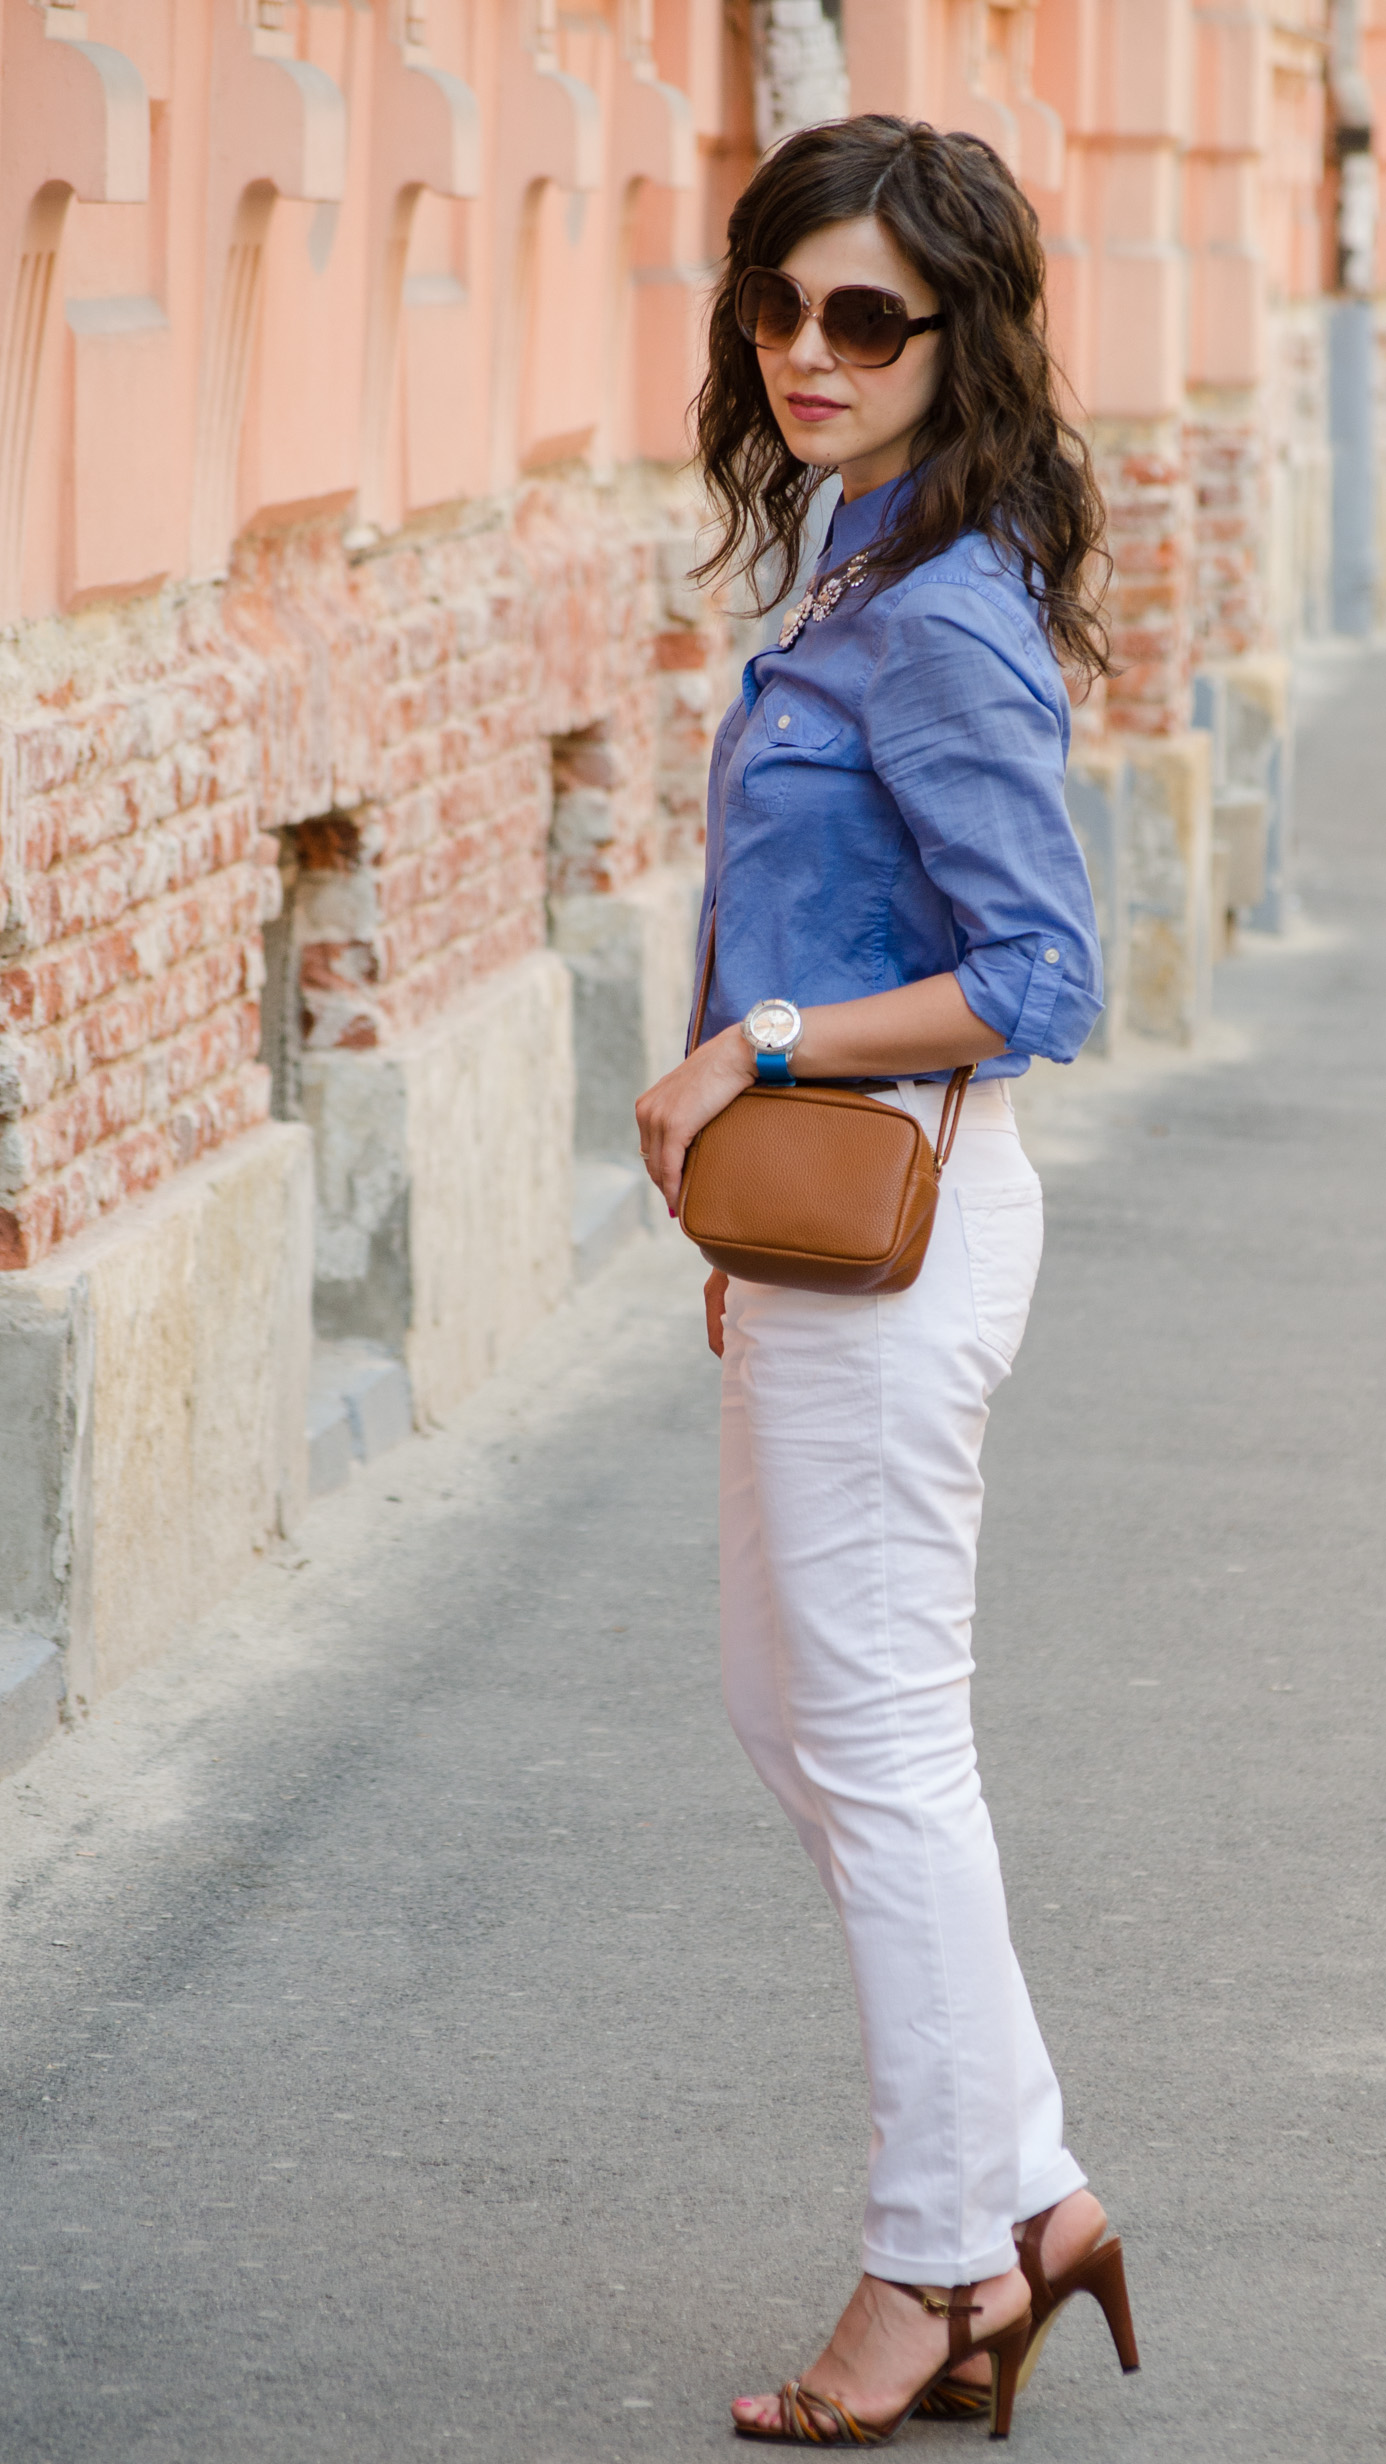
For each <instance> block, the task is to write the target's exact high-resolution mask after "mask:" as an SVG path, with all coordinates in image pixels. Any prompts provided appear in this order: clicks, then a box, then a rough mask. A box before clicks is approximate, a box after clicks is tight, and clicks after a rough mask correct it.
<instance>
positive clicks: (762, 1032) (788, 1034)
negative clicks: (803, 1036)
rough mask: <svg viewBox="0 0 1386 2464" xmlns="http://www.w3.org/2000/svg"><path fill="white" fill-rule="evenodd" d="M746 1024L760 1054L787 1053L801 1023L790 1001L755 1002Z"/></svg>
mask: <svg viewBox="0 0 1386 2464" xmlns="http://www.w3.org/2000/svg"><path fill="white" fill-rule="evenodd" d="M748 1024H749V1026H750V1029H751V1033H752V1035H753V1037H754V1039H755V1042H756V1045H757V1047H758V1049H759V1050H760V1051H761V1052H788V1051H789V1049H790V1046H791V1045H792V1044H793V1042H794V1040H795V1038H796V1036H797V1035H798V1033H799V1030H800V1025H801V1021H800V1018H799V1013H798V1011H797V1010H796V1008H795V1007H794V1004H793V1002H792V1001H757V1003H756V1005H755V1008H754V1009H753V1010H752V1012H751V1015H750V1019H749V1021H748Z"/></svg>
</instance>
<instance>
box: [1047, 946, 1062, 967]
mask: <svg viewBox="0 0 1386 2464" xmlns="http://www.w3.org/2000/svg"><path fill="white" fill-rule="evenodd" d="M1044 963H1045V965H1046V967H1057V965H1058V963H1059V953H1058V951H1057V950H1046V951H1045V953H1044Z"/></svg>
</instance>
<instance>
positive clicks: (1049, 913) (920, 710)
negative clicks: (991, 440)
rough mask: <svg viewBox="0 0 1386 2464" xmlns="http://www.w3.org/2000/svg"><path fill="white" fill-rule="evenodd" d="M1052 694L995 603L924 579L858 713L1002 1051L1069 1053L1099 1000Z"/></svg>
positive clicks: (1067, 1057) (977, 1007)
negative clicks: (947, 911)
mask: <svg viewBox="0 0 1386 2464" xmlns="http://www.w3.org/2000/svg"><path fill="white" fill-rule="evenodd" d="M1061 691H1062V687H1061V686H1058V685H1054V686H1052V687H1051V688H1049V689H1048V690H1047V689H1046V686H1045V684H1044V681H1043V680H1042V679H1041V678H1040V677H1039V676H1037V675H1036V674H1035V673H1034V672H1033V670H1032V666H1031V662H1030V660H1029V659H1028V658H1027V657H1026V654H1025V651H1024V649H1023V647H1022V645H1021V643H1020V640H1019V638H1018V636H1017V634H1016V630H1015V627H1014V625H1013V624H1012V622H1011V619H1010V618H1009V616H1008V615H1007V613H1006V611H1005V609H1004V607H998V606H995V605H993V604H992V602H991V601H990V600H989V599H987V598H986V597H985V595H984V594H983V593H981V592H980V591H978V590H976V589H974V588H968V587H967V586H965V585H963V584H961V583H950V582H931V583H925V584H921V586H920V587H919V588H917V589H916V590H914V591H911V592H909V593H907V594H906V595H905V597H903V598H902V600H901V601H900V603H899V604H898V605H897V606H896V607H895V608H893V609H892V610H891V612H890V620H889V623H888V624H887V626H886V628H885V642H884V646H883V648H882V651H881V655H880V657H879V659H878V661H877V663H876V667H875V670H874V673H873V675H872V678H871V682H870V684H869V686H868V688H867V693H866V700H865V709H864V719H865V728H866V735H867V741H868V744H869V747H870V753H871V760H872V765H873V767H874V769H875V771H876V774H877V776H878V778H880V779H881V780H883V781H884V783H885V785H886V786H887V787H888V788H889V790H890V793H891V795H892V796H893V797H894V799H895V802H896V804H897V805H898V806H899V809H900V812H901V814H902V816H903V818H904V821H905V823H906V826H907V827H908V829H909V830H910V832H911V833H912V835H913V837H914V840H915V842H916V844H917V846H918V849H919V854H920V860H921V862H922V863H923V866H924V870H925V872H926V873H927V874H928V877H929V879H930V881H931V882H932V883H933V884H934V887H935V889H936V890H938V891H939V892H940V893H941V895H942V896H943V897H944V898H946V899H947V901H948V903H949V905H950V907H951V908H952V911H953V917H954V923H955V928H956V938H957V949H958V969H957V973H958V982H959V985H960V987H961V989H962V993H963V998H964V999H965V1001H966V1002H967V1005H968V1007H969V1009H971V1010H972V1011H974V1012H975V1014H976V1016H977V1017H978V1018H980V1019H981V1020H982V1021H983V1022H984V1024H985V1025H987V1026H989V1027H991V1028H992V1029H993V1030H994V1031H995V1033H996V1034H997V1035H1001V1036H1004V1037H1005V1040H1006V1049H1007V1051H1008V1052H1013V1053H1017V1054H1025V1055H1027V1056H1032V1055H1035V1054H1039V1055H1042V1056H1043V1057H1044V1058H1045V1059H1046V1060H1050V1061H1071V1060H1072V1059H1073V1058H1074V1056H1075V1054H1076V1053H1078V1052H1079V1051H1080V1050H1081V1048H1082V1046H1083V1044H1084V1043H1085V1041H1086V1040H1087V1037H1088V1035H1089V1034H1090V1033H1091V1031H1092V1028H1093V1026H1094V1024H1095V1023H1096V1021H1097V1019H1098V1017H1099V1016H1100V1015H1101V1010H1102V960H1101V951H1100V945H1099V942H1098V936H1097V918H1096V915H1095V913H1094V910H1093V902H1092V891H1091V888H1090V886H1089V883H1088V875H1087V868H1086V866H1085V864H1084V862H1083V856H1082V850H1081V849H1080V847H1079V845H1078V841H1077V839H1076V837H1075V836H1074V833H1073V827H1072V824H1071V822H1070V821H1069V818H1068V811H1067V808H1066V806H1065V803H1064V763H1065V754H1066V738H1067V727H1066V714H1065V712H1064V710H1063V708H1062V705H1061V704H1060V703H1059V701H1058V700H1057V695H1058V693H1060V692H1061Z"/></svg>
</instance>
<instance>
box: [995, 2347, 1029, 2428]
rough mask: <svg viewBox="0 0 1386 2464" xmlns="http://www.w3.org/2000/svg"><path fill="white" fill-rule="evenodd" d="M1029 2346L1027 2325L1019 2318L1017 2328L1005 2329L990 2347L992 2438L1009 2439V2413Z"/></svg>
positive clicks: (1013, 2402)
mask: <svg viewBox="0 0 1386 2464" xmlns="http://www.w3.org/2000/svg"><path fill="white" fill-rule="evenodd" d="M1029 2346H1030V2322H1029V2320H1028V2319H1022V2320H1021V2321H1020V2323H1019V2325H1018V2326H1016V2327H1010V2328H1007V2330H1006V2332H1005V2334H1004V2335H1000V2336H997V2337H996V2338H995V2340H994V2342H993V2344H992V2348H991V2434H992V2437H993V2438H1009V2437H1010V2434H1011V2412H1012V2409H1013V2407H1014V2404H1015V2399H1016V2394H1017V2392H1018V2390H1019V2387H1020V2373H1021V2370H1022V2368H1023V2366H1024V2362H1025V2355H1026V2353H1027V2352H1028V2350H1029Z"/></svg>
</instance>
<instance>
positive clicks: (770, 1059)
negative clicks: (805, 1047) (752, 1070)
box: [756, 1052, 794, 1087]
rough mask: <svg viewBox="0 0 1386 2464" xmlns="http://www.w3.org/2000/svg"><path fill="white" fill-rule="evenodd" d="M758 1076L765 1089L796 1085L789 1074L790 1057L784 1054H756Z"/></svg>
mask: <svg viewBox="0 0 1386 2464" xmlns="http://www.w3.org/2000/svg"><path fill="white" fill-rule="evenodd" d="M756 1076H757V1078H758V1079H759V1081H760V1083H761V1085H762V1086H763V1087H792V1086H793V1085H794V1080H793V1079H792V1078H791V1077H790V1074H789V1056H788V1054H787V1053H783V1052H758V1053H757V1054H756Z"/></svg>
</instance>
